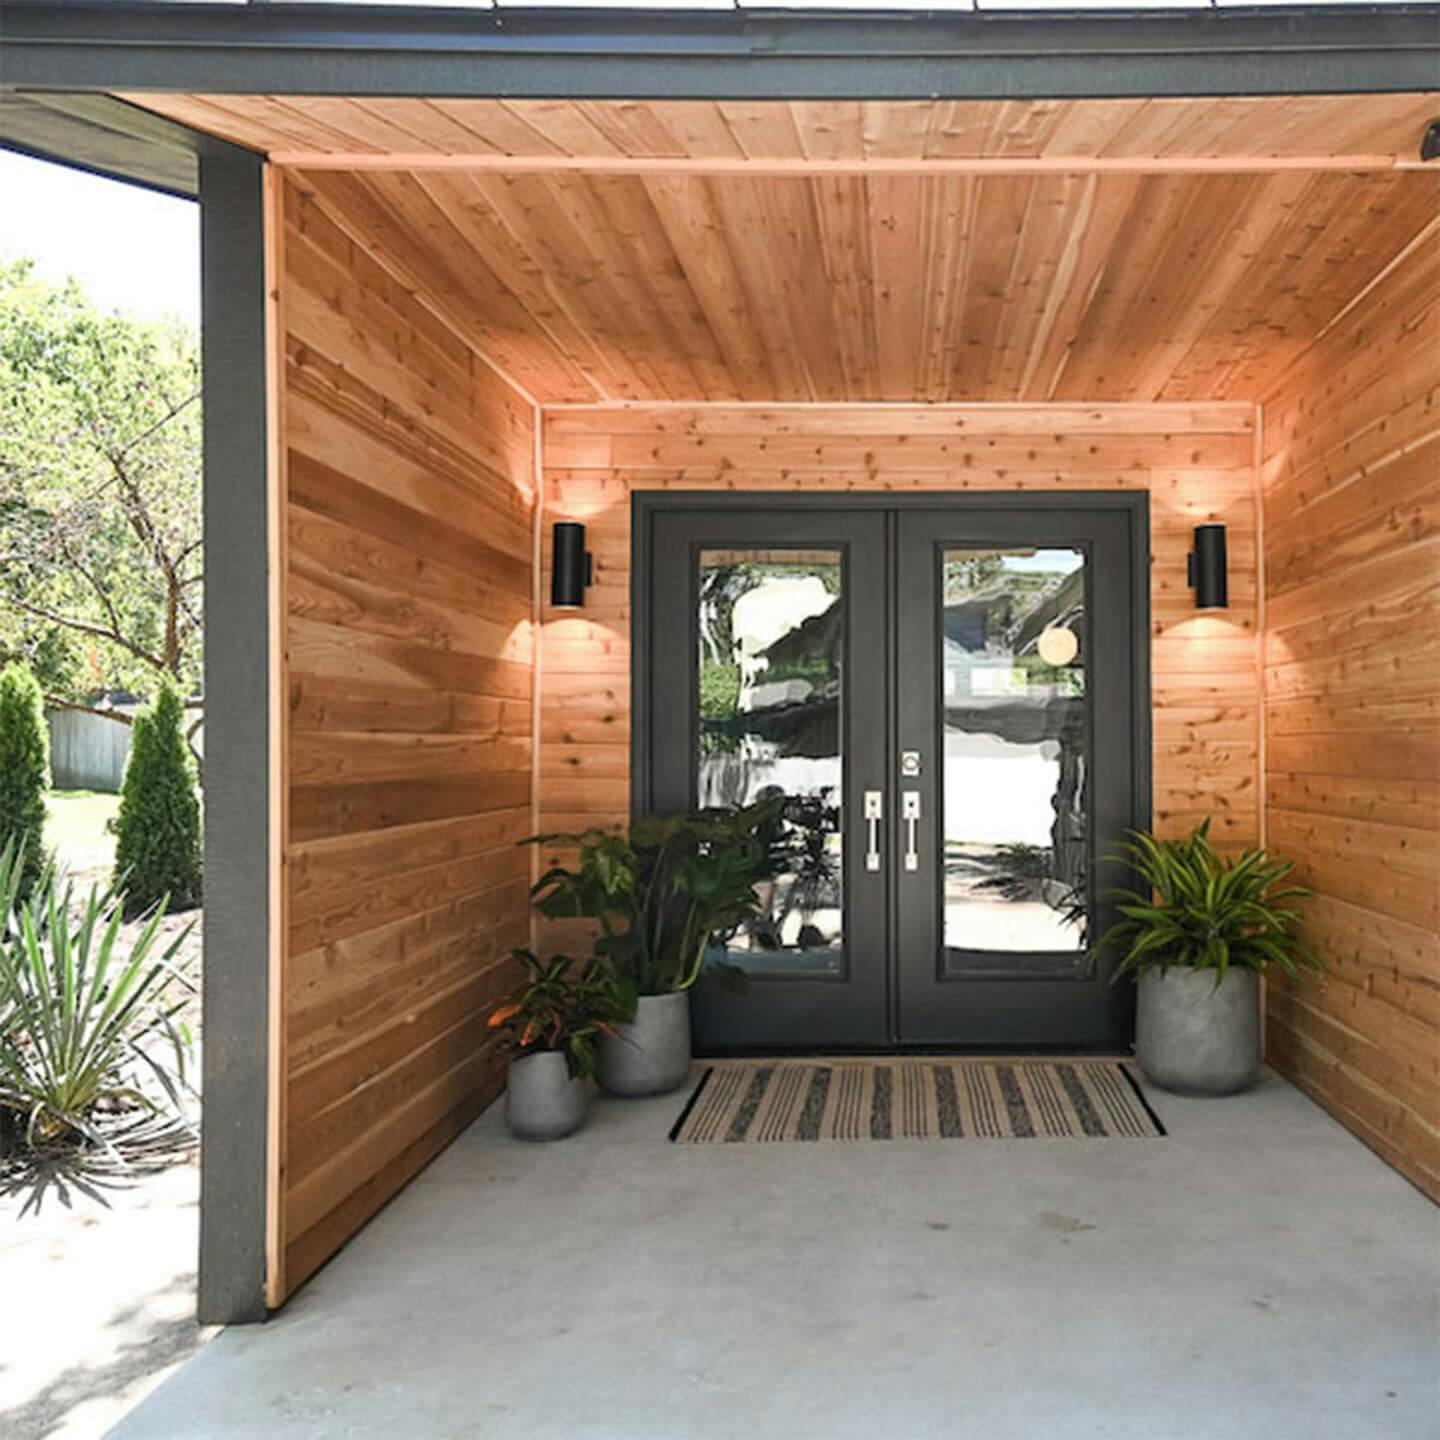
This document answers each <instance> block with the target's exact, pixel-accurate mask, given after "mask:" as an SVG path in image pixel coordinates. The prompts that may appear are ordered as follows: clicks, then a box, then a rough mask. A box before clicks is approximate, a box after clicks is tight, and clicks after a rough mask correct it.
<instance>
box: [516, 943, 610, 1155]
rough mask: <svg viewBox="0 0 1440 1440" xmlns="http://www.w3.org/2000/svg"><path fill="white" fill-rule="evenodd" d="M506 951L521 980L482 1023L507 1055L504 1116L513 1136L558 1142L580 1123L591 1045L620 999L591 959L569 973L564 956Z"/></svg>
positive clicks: (585, 1108) (591, 1069) (586, 1103)
mask: <svg viewBox="0 0 1440 1440" xmlns="http://www.w3.org/2000/svg"><path fill="white" fill-rule="evenodd" d="M512 953H513V955H514V958H515V959H516V960H518V961H519V962H520V963H521V964H522V965H523V966H524V967H525V978H524V979H523V980H522V981H521V982H520V984H518V985H517V986H516V987H515V989H514V990H512V991H511V992H510V994H509V995H508V996H507V997H506V998H505V999H504V1000H502V1001H501V1002H500V1003H499V1004H498V1005H496V1006H495V1008H494V1010H492V1011H491V1012H490V1021H489V1024H490V1028H491V1029H492V1030H500V1031H502V1032H503V1034H504V1043H505V1045H506V1047H507V1049H508V1051H509V1056H510V1065H509V1070H508V1072H507V1076H506V1085H505V1120H506V1123H507V1124H508V1125H509V1126H510V1131H511V1133H512V1134H513V1135H515V1136H516V1137H518V1138H519V1139H521V1140H559V1139H560V1138H561V1137H562V1136H565V1135H569V1134H571V1133H572V1132H574V1131H576V1130H578V1129H579V1128H580V1127H581V1126H582V1125H583V1124H584V1123H585V1117H586V1115H587V1114H588V1113H589V1109H590V1087H589V1081H590V1079H591V1078H592V1077H593V1076H594V1074H595V1069H596V1061H597V1048H596V1047H597V1043H598V1041H599V1040H600V1037H601V1036H602V1035H604V1034H606V1033H607V1032H608V1031H609V1030H610V1029H611V1028H612V1027H613V1026H614V1024H615V1023H616V1021H617V1020H618V1019H619V1017H620V1015H621V1013H622V1006H621V1002H620V999H619V997H618V995H617V994H616V989H615V984H614V981H613V980H612V978H611V976H610V973H609V971H608V970H606V968H605V967H604V966H603V965H602V964H601V963H600V962H599V961H598V960H590V961H587V962H586V963H585V964H584V965H583V966H581V968H580V969H579V971H578V972H576V973H572V972H573V971H574V970H575V964H576V962H575V961H574V960H573V959H572V958H571V957H570V956H569V955H556V956H555V957H554V958H553V959H550V960H541V959H540V958H539V957H538V956H537V955H535V954H534V953H533V952H532V951H529V950H516V951H514V952H512Z"/></svg>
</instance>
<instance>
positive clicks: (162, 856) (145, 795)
mask: <svg viewBox="0 0 1440 1440" xmlns="http://www.w3.org/2000/svg"><path fill="white" fill-rule="evenodd" d="M200 859H201V840H200V801H199V797H198V796H197V794H196V791H195V762H194V760H193V759H192V758H191V755H190V751H189V748H188V747H187V745H186V743H185V706H184V702H183V701H182V700H181V698H180V691H179V690H178V689H177V688H176V686H175V682H174V681H173V680H171V679H170V678H169V676H166V677H165V678H163V679H162V680H161V682H160V688H159V691H158V692H157V694H156V696H155V700H154V703H153V704H151V705H148V706H146V707H145V709H143V710H142V711H140V713H139V714H138V715H136V717H135V730H134V734H133V735H132V737H131V742H130V759H129V762H128V763H127V764H126V766H125V781H124V784H123V785H122V786H121V788H120V813H119V814H118V815H117V816H116V817H115V883H116V887H117V888H119V889H122V890H124V892H125V897H126V909H127V910H128V911H129V912H130V913H132V914H134V913H137V912H139V911H142V910H148V909H149V908H150V907H151V906H153V905H158V904H160V903H161V902H162V901H165V900H166V899H167V897H168V903H169V908H170V909H171V910H186V909H189V908H190V907H191V906H192V905H198V904H199V903H200Z"/></svg>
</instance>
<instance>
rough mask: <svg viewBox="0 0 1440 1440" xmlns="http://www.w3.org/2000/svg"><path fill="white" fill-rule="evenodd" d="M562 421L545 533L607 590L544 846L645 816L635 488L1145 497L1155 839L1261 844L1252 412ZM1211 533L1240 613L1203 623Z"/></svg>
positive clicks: (977, 412)
mask: <svg viewBox="0 0 1440 1440" xmlns="http://www.w3.org/2000/svg"><path fill="white" fill-rule="evenodd" d="M544 424H545V433H544V442H543V455H544V466H545V488H544V495H545V505H546V510H547V514H546V517H545V518H546V523H547V524H548V523H549V522H550V521H551V520H560V519H574V518H577V517H583V518H584V519H585V521H586V525H587V532H586V533H587V543H588V544H589V546H590V548H591V549H592V550H593V552H594V554H595V584H594V587H593V588H592V589H591V590H590V591H589V593H588V594H587V596H586V601H585V612H584V617H583V618H579V617H561V616H559V615H558V614H557V615H553V616H549V617H547V620H546V623H545V624H544V626H543V627H542V639H541V656H542V664H541V675H542V696H543V704H542V707H541V734H540V810H541V827H542V829H543V830H547V831H555V830H559V831H566V830H573V829H578V828H583V827H585V826H588V825H593V824H613V823H616V822H618V821H620V820H621V819H622V818H623V817H624V815H625V813H626V811H627V808H628V804H629V783H630V782H629V773H630V750H629V746H630V714H629V696H630V495H631V492H632V491H633V490H640V489H647V490H654V489H665V488H674V489H681V490H692V489H706V488H713V489H716V490H724V491H727V492H743V491H745V490H797V491H803V492H806V493H809V494H813V495H817V496H818V495H820V494H822V493H824V492H834V493H838V494H844V493H846V492H849V491H853V490H859V489H863V490H892V491H894V492H896V493H897V494H907V495H915V494H923V493H925V492H926V491H935V492H937V493H938V492H943V491H947V490H1001V491H1009V490H1025V491H1030V492H1033V491H1042V492H1055V493H1060V492H1063V491H1065V490H1067V489H1127V490H1131V489H1133V490H1145V491H1148V492H1149V495H1150V503H1151V527H1152V536H1151V550H1152V555H1153V565H1152V571H1151V604H1152V616H1151V620H1152V627H1153V634H1152V642H1151V644H1152V661H1153V668H1154V707H1155V708H1154V743H1155V755H1154V760H1155V817H1156V825H1157V827H1158V828H1159V829H1160V830H1161V831H1162V832H1163V833H1165V834H1177V833H1181V832H1183V831H1185V830H1188V829H1189V828H1190V827H1191V826H1192V825H1194V824H1196V823H1197V822H1198V821H1200V820H1202V819H1204V818H1205V817H1206V816H1210V817H1213V821H1214V828H1215V833H1216V834H1217V835H1218V836H1219V837H1220V839H1221V840H1222V842H1223V843H1225V844H1226V845H1228V846H1232V847H1233V846H1237V845H1240V844H1247V843H1253V842H1254V841H1255V839H1256V838H1257V836H1258V833H1259V815H1258V803H1259V802H1258V793H1257V792H1258V775H1259V766H1258V745H1259V703H1258V674H1257V664H1258V656H1257V647H1256V613H1257V612H1256V563H1255V561H1256V488H1255V464H1254V462H1255V424H1254V410H1253V407H1251V406H1248V405H1243V406H1242V405H1112V406H1104V405H1097V406H1084V407H1082V406H1055V405H1034V406H1025V405H1017V406H984V405H980V406H958V405H927V406H916V407H914V408H913V409H912V408H906V407H895V406H887V407H874V406H864V405H858V406H854V407H844V406H833V407H825V408H812V409H806V408H804V407H794V406H789V407H787V406H775V407H768V406H767V407H727V406H705V407H696V408H693V409H690V408H685V407H653V408H647V407H644V406H637V407H633V408H627V409H625V410H623V411H617V410H613V409H604V408H594V409H589V408H582V409H573V410H551V411H549V412H547V414H546V416H545V421H544ZM1206 521H1221V522H1223V523H1225V524H1226V525H1227V526H1228V527H1229V541H1230V599H1231V606H1230V609H1229V610H1228V611H1226V612H1225V613H1224V615H1223V616H1200V615H1197V614H1196V612H1195V609H1194V603H1193V597H1192V596H1191V593H1190V591H1189V589H1188V587H1187V585H1186V580H1185V556H1186V553H1187V552H1188V550H1189V548H1190V543H1191V530H1192V527H1194V526H1195V525H1197V524H1200V523H1203V522H1206ZM546 559H547V561H548V557H546ZM550 933H551V935H552V937H553V938H554V939H555V940H557V941H558V940H559V939H560V938H561V937H562V936H563V935H564V934H565V933H566V932H565V930H564V929H563V928H562V927H555V928H554V929H552V931H551V932H550Z"/></svg>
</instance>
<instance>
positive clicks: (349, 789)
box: [271, 181, 534, 1303]
mask: <svg viewBox="0 0 1440 1440" xmlns="http://www.w3.org/2000/svg"><path fill="white" fill-rule="evenodd" d="M342 201H343V197H342V196H341V195H339V194H337V193H330V192H329V191H327V189H326V187H325V185H324V183H323V181H321V182H318V183H311V182H306V183H304V184H299V183H294V182H292V183H289V184H287V185H286V187H285V192H284V242H283V243H284V251H283V257H282V268H283V273H284V277H285V279H284V284H283V294H282V296H281V302H282V316H283V329H284V334H285V348H286V355H285V367H284V410H283V425H284V438H285V447H286V448H285V454H286V485H287V503H286V507H285V521H286V546H287V563H286V567H285V581H284V583H285V591H286V596H287V614H288V622H287V631H286V661H285V667H286V674H285V682H286V687H287V694H288V698H289V709H288V719H287V737H286V745H285V765H286V771H287V790H286V795H287V804H288V841H287V851H286V868H285V875H286V887H285V892H286V909H287V921H286V925H287V937H286V938H287V946H286V956H285V961H284V970H283V973H284V982H283V1015H282V1024H283V1044H284V1063H283V1076H284V1087H285V1088H284V1107H285V1120H284V1129H283V1146H282V1165H283V1170H282V1177H281V1185H280V1230H281V1237H282V1245H281V1255H282V1257H283V1263H282V1265H281V1266H280V1270H281V1273H280V1274H279V1275H278V1276H272V1286H271V1288H272V1297H271V1298H272V1303H278V1300H279V1299H281V1298H283V1296H284V1295H285V1294H287V1293H288V1292H289V1291H291V1290H293V1289H294V1287H295V1286H296V1285H298V1284H299V1283H300V1282H301V1281H302V1280H303V1279H304V1278H305V1277H306V1276H307V1275H309V1274H310V1273H311V1272H312V1271H314V1269H315V1268H316V1267H317V1266H318V1265H319V1264H321V1263H322V1262H323V1261H324V1260H325V1259H326V1258H327V1257H328V1256H329V1255H330V1254H331V1253H332V1252H333V1251H334V1250H335V1249H336V1248H337V1247H338V1246H339V1245H340V1244H341V1243H343V1241H344V1240H345V1239H346V1238H347V1237H348V1236H349V1235H350V1234H351V1233H353V1231H354V1230H356V1229H357V1228H358V1227H359V1226H360V1225H361V1224H362V1223H363V1222H364V1221H365V1220H366V1219H367V1218H368V1217H369V1216H370V1215H371V1214H372V1213H373V1212H374V1211H375V1210H377V1209H378V1208H379V1207H380V1206H381V1205H383V1204H384V1202H385V1201H386V1200H387V1199H389V1198H390V1196H391V1195H392V1194H393V1193H394V1192H395V1191H396V1190H398V1189H399V1188H400V1187H401V1186H402V1185H404V1184H405V1182H406V1181H407V1180H408V1179H410V1177H411V1176H412V1175H414V1173H415V1172H416V1171H417V1170H419V1169H420V1168H421V1167H422V1166H423V1165H424V1164H425V1163H426V1162H427V1161H428V1160H429V1159H430V1158H431V1157H432V1156H433V1155H434V1154H435V1153H436V1151H437V1150H439V1149H440V1148H441V1147H442V1146H443V1145H444V1144H445V1143H446V1142H447V1141H448V1140H449V1139H450V1138H452V1137H453V1136H454V1135H455V1134H456V1133H458V1131H459V1130H460V1129H461V1128H463V1127H464V1125H465V1124H467V1123H468V1122H469V1121H470V1120H471V1119H472V1118H473V1117H474V1116H475V1115H477V1114H478V1113H479V1112H480V1110H481V1109H483V1108H484V1106H485V1105H486V1104H488V1103H489V1101H490V1100H491V1099H493V1097H494V1095H495V1094H496V1091H497V1089H498V1086H499V1083H500V1073H499V1069H498V1066H497V1063H496V1056H495V1053H494V1049H493V1047H492V1046H491V1045H490V1044H489V1043H488V1042H487V1037H486V1033H485V1028H484V1024H485V1012H486V1009H487V1007H488V1004H489V1002H490V1000H491V999H492V998H493V997H494V995H495V994H496V993H497V990H498V988H499V987H500V986H501V984H502V983H503V982H504V980H505V978H506V976H507V975H508V966H507V965H506V964H505V963H504V957H505V956H506V955H507V953H508V950H509V948H510V947H511V946H513V945H516V944H522V943H524V942H525V940H526V939H527V936H528V926H529V905H528V899H527V893H526V892H527V881H528V869H527V866H528V860H527V857H526V855H525V853H524V852H522V851H520V850H518V849H517V848H516V844H515V842H516V841H517V840H519V839H521V838H522V837H523V836H524V835H526V834H527V833H528V832H529V830H530V827H531V809H530V806H531V798H532V797H531V760H532V743H533V735H532V715H533V708H532V705H533V697H532V693H531V691H532V677H533V664H532V647H533V635H532V626H531V607H532V599H533V579H534V576H533V570H532V556H533V521H534V515H533V505H534V485H533V478H534V463H533V456H534V419H533V409H532V407H531V405H530V404H529V403H528V401H526V400H525V399H524V398H523V397H522V396H520V395H519V394H518V393H517V392H516V391H515V390H514V389H513V387H511V386H510V385H508V384H507V383H506V382H504V381H503V380H501V379H500V378H499V377H498V376H497V375H496V374H495V373H494V372H493V371H492V370H490V369H488V368H487V367H486V365H485V364H484V363H483V362H482V360H481V359H480V357H478V356H477V355H476V354H475V353H474V352H473V351H471V350H470V349H469V348H468V347H467V346H466V345H464V344H463V343H462V342H461V341H459V340H458V339H457V338H456V337H455V335H454V334H453V332H452V331H450V330H449V329H448V328H446V327H445V326H444V325H442V324H440V323H439V322H438V321H437V320H436V319H435V318H434V316H433V315H432V314H431V313H430V312H429V311H427V310H426V309H425V308H424V307H423V306H421V305H420V304H419V303H418V302H417V301H416V300H415V299H414V298H413V297H412V296H411V295H410V294H408V293H407V292H406V291H404V290H403V289H402V288H401V287H400V286H399V285H397V284H396V282H395V281H394V279H393V278H392V277H391V276H390V275H389V274H388V273H387V272H386V271H385V270H383V269H381V268H380V267H379V266H378V265H376V264H375V263H374V261H373V260H372V259H371V258H370V256H369V255H368V254H367V253H366V252H365V251H364V250H363V249H361V248H360V247H358V246H357V245H356V244H355V243H354V240H353V237H352V233H351V229H353V226H354V223H355V222H354V218H353V217H352V216H351V215H349V214H348V213H347V212H346V210H345V208H344V205H343V203H342Z"/></svg>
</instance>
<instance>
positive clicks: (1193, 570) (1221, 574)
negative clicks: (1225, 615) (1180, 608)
mask: <svg viewBox="0 0 1440 1440" xmlns="http://www.w3.org/2000/svg"><path fill="white" fill-rule="evenodd" d="M1187 576H1188V579H1189V582H1190V585H1191V588H1192V589H1193V590H1194V591H1195V608H1196V609H1197V610H1225V609H1228V608H1229V605H1230V574H1229V562H1228V560H1227V557H1226V553H1225V527H1224V526H1223V525H1197V526H1196V527H1195V548H1194V549H1193V550H1192V551H1191V552H1190V556H1189V562H1188V566H1187Z"/></svg>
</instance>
